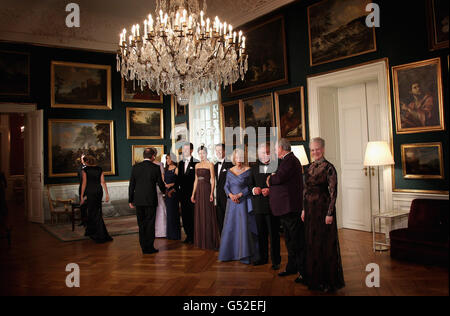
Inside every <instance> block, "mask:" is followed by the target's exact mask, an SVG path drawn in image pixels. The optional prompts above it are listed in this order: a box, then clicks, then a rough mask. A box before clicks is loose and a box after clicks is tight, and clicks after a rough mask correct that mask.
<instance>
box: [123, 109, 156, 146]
mask: <svg viewBox="0 0 450 316" xmlns="http://www.w3.org/2000/svg"><path fill="white" fill-rule="evenodd" d="M163 117H164V115H163V109H149V108H127V138H128V139H163V138H164V119H163Z"/></svg>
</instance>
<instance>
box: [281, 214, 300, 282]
mask: <svg viewBox="0 0 450 316" xmlns="http://www.w3.org/2000/svg"><path fill="white" fill-rule="evenodd" d="M280 222H281V225H282V226H283V228H284V238H285V241H286V248H287V251H288V263H287V265H286V271H287V272H292V273H296V272H298V273H300V274H301V275H304V271H305V225H304V223H303V221H302V219H301V217H300V212H291V213H289V214H286V215H283V216H280Z"/></svg>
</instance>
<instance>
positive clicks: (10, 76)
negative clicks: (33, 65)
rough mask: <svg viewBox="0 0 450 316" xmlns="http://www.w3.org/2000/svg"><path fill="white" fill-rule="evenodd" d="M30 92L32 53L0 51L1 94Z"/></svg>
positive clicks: (11, 94) (17, 94)
mask: <svg viewBox="0 0 450 316" xmlns="http://www.w3.org/2000/svg"><path fill="white" fill-rule="evenodd" d="M29 94H30V55H29V54H27V53H19V52H10V51H0V95H2V96H28V95H29Z"/></svg>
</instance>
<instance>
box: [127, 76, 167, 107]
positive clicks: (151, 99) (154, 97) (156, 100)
mask: <svg viewBox="0 0 450 316" xmlns="http://www.w3.org/2000/svg"><path fill="white" fill-rule="evenodd" d="M136 89H139V90H140V87H137V86H136ZM125 92H126V91H125V79H124V78H122V83H121V96H122V102H124V103H151V104H162V103H164V95H163V94H162V93H161V94H160V95H158V94H157V93H155V92H154V91H151V90H150V89H149V88H148V87H144V91H143V92H142V93H143V94H147V99H145V98H144V96H145V95H144V96H142V98H141V99H139V98H130V97H127V94H130V93H125ZM149 94H151V95H149Z"/></svg>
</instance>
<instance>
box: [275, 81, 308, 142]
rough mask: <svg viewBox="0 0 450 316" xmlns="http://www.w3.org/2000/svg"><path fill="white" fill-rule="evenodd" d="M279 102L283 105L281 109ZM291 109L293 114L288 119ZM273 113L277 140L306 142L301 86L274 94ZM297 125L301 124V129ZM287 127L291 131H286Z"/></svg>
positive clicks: (302, 89) (302, 90) (303, 98)
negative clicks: (275, 120)
mask: <svg viewBox="0 0 450 316" xmlns="http://www.w3.org/2000/svg"><path fill="white" fill-rule="evenodd" d="M280 100H281V101H280ZM280 102H281V103H283V104H282V105H281V109H280ZM297 102H298V103H297ZM284 103H286V104H284ZM291 108H292V110H293V111H292V112H293V113H292V114H291V115H292V116H291V118H288V117H287V116H286V115H287V113H290V109H291ZM298 111H300V113H298ZM275 112H276V117H277V129H278V137H279V138H286V139H288V140H289V141H292V142H298V141H306V120H305V91H304V87H303V86H301V87H297V88H292V89H287V90H282V91H277V92H275ZM282 121H283V122H282ZM299 124H301V127H300V125H299ZM294 125H295V128H294ZM289 127H291V128H292V129H291V130H286V128H289ZM289 133H291V136H288V135H289ZM299 134H300V135H299Z"/></svg>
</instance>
